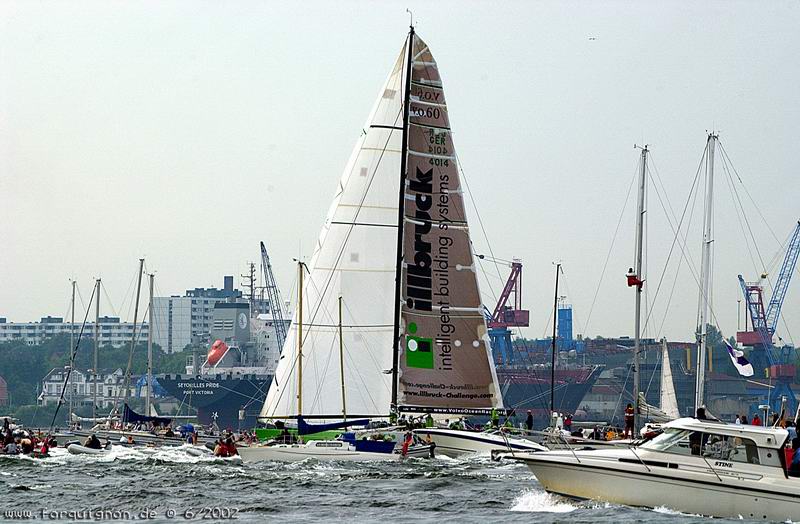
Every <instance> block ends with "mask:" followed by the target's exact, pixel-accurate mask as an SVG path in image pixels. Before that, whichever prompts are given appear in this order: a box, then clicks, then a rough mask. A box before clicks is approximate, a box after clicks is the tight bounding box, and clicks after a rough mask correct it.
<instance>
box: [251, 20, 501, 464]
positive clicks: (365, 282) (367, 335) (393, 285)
mask: <svg viewBox="0 0 800 524" xmlns="http://www.w3.org/2000/svg"><path fill="white" fill-rule="evenodd" d="M307 273H308V274H307V275H306V277H305V279H304V283H303V284H302V286H301V290H300V293H301V298H302V302H303V307H302V308H297V311H296V312H295V315H294V318H293V320H292V325H291V328H290V330H289V333H288V334H287V338H286V341H285V344H284V347H283V352H282V354H281V360H280V362H279V364H278V367H277V370H276V373H275V377H274V379H273V382H272V384H271V387H270V389H269V392H268V394H267V398H266V400H265V402H264V406H263V409H262V411H261V415H260V417H259V418H260V420H261V421H292V420H296V421H297V425H298V427H299V428H309V427H312V428H313V431H323V430H332V429H335V428H343V427H349V426H353V425H354V423H353V420H352V419H384V420H385V419H387V418H388V419H389V420H390V421H393V420H395V419H396V418H397V416H398V415H400V414H407V413H408V414H413V413H420V414H421V413H442V414H444V413H461V414H488V413H489V412H490V411H491V410H492V409H501V408H502V403H503V402H502V397H501V393H500V389H499V387H498V382H497V377H496V375H495V371H494V365H493V361H492V356H491V347H490V344H489V337H488V332H487V328H486V321H485V319H484V317H483V308H482V303H481V298H480V292H479V289H478V281H477V276H476V263H475V257H474V256H473V253H472V250H471V243H470V237H469V227H468V224H467V218H466V214H465V212H464V200H463V196H462V187H461V183H460V177H459V172H458V166H457V159H456V154H455V150H454V148H453V144H452V136H451V131H450V120H449V116H448V110H447V104H446V102H445V97H444V91H443V88H442V82H441V78H440V76H439V69H438V66H437V64H436V61H435V60H434V58H433V55H432V54H431V51H430V49H429V48H428V46H427V44H426V43H425V42H424V41H423V40H422V39H421V38H420V37H419V36H418V35H417V34H416V33H415V31H414V28H413V27H412V28H411V30H410V31H409V34H408V37H407V39H406V41H405V44H404V46H403V49H402V50H401V52H400V54H399V55H398V56H397V58H396V60H395V62H394V66H393V67H392V70H391V72H390V74H389V78H388V79H387V81H386V83H385V84H384V86H383V88H382V89H381V91H380V93H379V95H378V99H377V101H376V103H375V105H374V107H373V110H372V112H371V113H370V116H369V118H368V119H367V122H366V124H365V125H364V127H363V130H362V133H361V136H360V138H359V139H358V141H357V143H356V146H355V149H354V151H353V153H352V155H351V157H350V160H349V162H348V164H347V167H346V168H345V170H344V173H343V175H342V177H341V179H340V181H339V185H338V188H337V192H336V195H335V197H334V199H333V203H332V204H331V207H330V209H329V211H328V216H327V218H326V221H325V224H324V226H323V227H322V231H321V233H320V236H319V239H318V241H317V244H316V248H315V250H314V254H313V256H312V258H311V260H310V263H309V264H308V272H307ZM340 297H345V307H344V310H343V312H342V315H343V316H342V317H340V318H342V320H340V321H339V322H338V323H337V320H336V319H337V316H338V315H339V307H340V302H339V298H340ZM304 312H305V313H304ZM340 343H341V346H342V347H343V349H342V351H343V355H342V356H341V362H342V365H341V366H337V365H336V363H337V362H338V361H339V360H340V355H339V354H338V352H339V351H340V349H339V347H340ZM303 370H305V374H304V373H303ZM345 395H346V398H347V413H346V414H345V413H344V412H343V411H344V410H343V401H344V397H345ZM308 421H317V423H314V424H309V423H308ZM319 422H324V423H319ZM309 431H312V430H309ZM359 442H361V440H357V441H355V442H353V444H354V445H356V446H357V445H358V443H359ZM332 443H333V442H330V444H332ZM297 447H298V448H299V447H300V446H297ZM319 447H320V446H319V445H318V444H315V448H319ZM335 447H336V446H331V448H330V449H333V448H335ZM503 447H504V446H503ZM256 449H260V451H256ZM266 449H267V448H265V447H260V448H242V449H241V450H240V452H241V453H242V456H243V458H244V459H245V460H248V455H254V456H255V455H258V456H259V457H260V458H264V459H269V458H274V456H277V452H275V453H271V452H268V451H266ZM280 449H282V450H283V452H285V451H286V450H287V447H286V446H283V447H280ZM303 451H304V450H301V449H297V453H298V454H300V455H301V454H302V453H303ZM346 451H347V452H348V453H352V452H353V451H355V450H354V449H347V450H346ZM328 455H334V456H335V455H336V454H335V453H329V454H328ZM344 455H345V454H341V455H339V456H342V457H344ZM325 458H327V456H326V457H325ZM362 458H363V457H362ZM360 459H361V458H359V459H357V460H360ZM346 460H349V459H347V458H346Z"/></svg>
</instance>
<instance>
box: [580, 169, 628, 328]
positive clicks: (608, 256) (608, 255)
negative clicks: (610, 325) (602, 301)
mask: <svg viewBox="0 0 800 524" xmlns="http://www.w3.org/2000/svg"><path fill="white" fill-rule="evenodd" d="M640 162H641V160H640ZM637 171H638V167H637ZM635 182H636V172H634V173H633V176H632V177H631V182H630V184H629V185H628V192H627V194H626V195H625V203H624V204H623V205H622V210H621V211H620V213H619V218H618V219H617V227H615V228H614V235H613V236H612V237H611V245H610V246H609V248H608V253H606V259H605V262H603V269H602V271H600V278H599V279H598V281H597V287H596V288H595V291H594V296H593V297H592V304H591V306H589V313H588V314H587V315H586V325H585V329H586V334H587V335H588V333H589V324H590V323H591V321H592V313H593V312H594V306H595V304H596V303H597V295H598V294H599V293H600V287H601V286H602V284H603V278H604V277H605V275H606V269H607V268H608V262H609V260H610V259H611V253H612V252H613V250H614V244H615V243H616V241H617V235H618V233H619V228H620V226H621V225H622V218H623V217H624V216H625V209H626V208H627V207H628V200H630V196H631V190H632V189H633V186H634V183H635Z"/></svg>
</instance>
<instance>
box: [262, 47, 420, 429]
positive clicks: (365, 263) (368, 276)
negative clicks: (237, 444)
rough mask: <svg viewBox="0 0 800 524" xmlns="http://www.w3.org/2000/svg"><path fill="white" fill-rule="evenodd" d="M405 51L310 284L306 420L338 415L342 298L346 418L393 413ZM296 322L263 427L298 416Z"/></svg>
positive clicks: (353, 159) (351, 167) (343, 190)
mask: <svg viewBox="0 0 800 524" xmlns="http://www.w3.org/2000/svg"><path fill="white" fill-rule="evenodd" d="M405 53H406V51H405V46H404V48H403V50H402V51H401V52H400V54H399V55H398V58H397V60H396V61H395V63H394V67H393V68H392V72H391V73H390V74H389V78H388V80H387V81H386V84H385V85H384V87H383V89H382V90H381V92H380V94H379V95H378V100H377V102H376V103H375V106H374V108H373V110H372V112H371V113H370V116H369V118H368V119H367V122H366V124H365V125H364V128H363V130H362V133H361V137H360V138H359V139H358V141H357V143H356V145H355V148H354V150H353V153H352V155H351V156H350V160H349V161H348V163H347V167H346V168H345V170H344V173H343V174H342V177H341V179H340V181H339V185H338V188H337V191H336V196H335V197H334V199H333V203H332V204H331V207H330V209H329V211H328V216H327V218H326V220H325V224H324V226H323V227H322V231H321V232H320V235H319V240H318V241H317V245H316V248H315V250H314V254H313V256H312V258H311V261H310V263H309V266H308V267H309V274H308V275H306V277H305V285H304V290H303V373H302V375H303V387H302V391H303V402H302V405H303V413H302V415H303V416H304V417H307V418H314V416H315V415H316V416H326V417H327V418H331V417H333V416H336V415H337V414H341V412H342V395H341V375H340V371H339V338H338V337H339V335H338V298H339V296H342V297H343V304H344V306H343V322H342V325H343V337H342V338H343V340H344V363H345V385H346V389H347V391H346V395H347V415H348V418H351V414H352V417H358V416H384V417H385V416H387V415H388V413H389V408H390V403H391V391H392V383H391V381H392V375H391V371H390V370H391V368H392V335H393V330H394V298H393V297H394V276H395V266H396V242H397V205H398V203H397V199H398V193H399V184H400V181H399V173H400V157H401V151H402V134H403V133H402V127H403V104H402V94H403V74H404V71H403V69H404V67H403V66H404V56H405ZM297 320H298V319H297V313H296V312H295V316H294V318H293V319H292V326H291V329H290V330H289V333H288V334H287V338H286V342H285V344H284V346H283V351H282V353H281V360H280V362H279V363H278V367H277V370H276V373H275V378H274V379H273V382H272V384H271V387H270V389H269V392H268V394H267V398H266V401H265V403H264V407H263V408H262V410H261V415H260V416H261V417H262V419H274V418H284V417H293V416H296V415H297V414H298V413H297V386H298V373H297V354H298V348H297Z"/></svg>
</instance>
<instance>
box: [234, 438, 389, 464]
mask: <svg viewBox="0 0 800 524" xmlns="http://www.w3.org/2000/svg"><path fill="white" fill-rule="evenodd" d="M320 443H322V444H325V445H319V444H320ZM330 444H334V442H327V441H314V442H309V443H308V444H278V445H275V446H244V447H240V448H237V450H238V451H239V456H241V457H242V460H243V461H244V462H264V461H276V462H300V461H303V460H306V459H316V460H323V461H343V462H380V461H383V462H386V461H399V460H400V459H401V458H402V457H401V455H399V454H397V453H370V452H365V451H356V450H355V449H354V448H353V446H349V445H346V444H345V445H343V446H331V445H330ZM336 444H339V442H336Z"/></svg>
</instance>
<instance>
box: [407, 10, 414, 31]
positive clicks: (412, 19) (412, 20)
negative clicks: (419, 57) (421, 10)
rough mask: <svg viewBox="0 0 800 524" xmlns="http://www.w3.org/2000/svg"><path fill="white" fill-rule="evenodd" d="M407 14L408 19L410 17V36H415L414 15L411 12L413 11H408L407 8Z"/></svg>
mask: <svg viewBox="0 0 800 524" xmlns="http://www.w3.org/2000/svg"><path fill="white" fill-rule="evenodd" d="M406 13H408V17H409V22H408V29H409V30H408V34H409V35H413V34H414V13H413V12H412V11H411V9H408V8H406Z"/></svg>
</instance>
